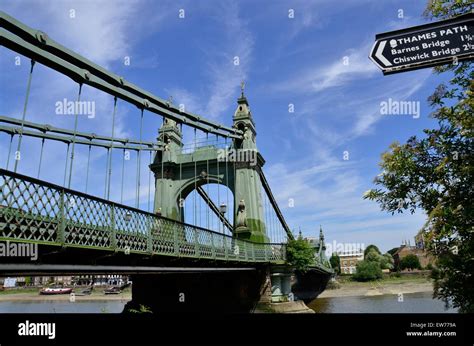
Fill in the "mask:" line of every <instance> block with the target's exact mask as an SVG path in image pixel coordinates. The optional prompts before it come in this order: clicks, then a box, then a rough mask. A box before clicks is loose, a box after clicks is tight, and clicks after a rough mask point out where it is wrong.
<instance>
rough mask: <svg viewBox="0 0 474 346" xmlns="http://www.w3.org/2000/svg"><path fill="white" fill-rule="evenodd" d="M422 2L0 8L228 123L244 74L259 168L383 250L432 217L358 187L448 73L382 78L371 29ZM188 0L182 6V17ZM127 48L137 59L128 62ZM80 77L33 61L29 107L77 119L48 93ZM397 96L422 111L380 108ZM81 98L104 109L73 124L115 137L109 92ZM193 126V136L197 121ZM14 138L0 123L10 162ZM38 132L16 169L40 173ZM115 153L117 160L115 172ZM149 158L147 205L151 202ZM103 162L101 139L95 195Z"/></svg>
mask: <svg viewBox="0 0 474 346" xmlns="http://www.w3.org/2000/svg"><path fill="white" fill-rule="evenodd" d="M425 5H426V1H405V0H404V1H389V0H383V1H380V0H357V1H337V2H336V1H333V0H328V1H325V0H321V1H258V2H256V1H238V2H237V1H212V0H203V1H199V2H197V1H122V2H121V1H34V2H33V1H9V0H7V1H3V2H2V10H4V11H5V12H7V13H8V14H10V15H12V16H13V17H15V18H17V19H19V20H20V21H22V22H24V23H26V24H27V25H29V26H31V27H34V28H37V29H40V30H42V31H44V32H46V33H48V35H49V36H50V37H51V38H53V39H54V40H56V41H58V42H60V43H61V44H63V45H65V46H66V47H68V48H70V49H72V50H74V51H76V52H78V53H80V54H82V55H83V56H85V57H87V58H89V59H91V60H92V61H94V62H96V63H98V64H100V65H102V66H104V67H106V68H107V69H109V70H111V71H113V72H115V73H117V74H119V75H122V76H124V77H125V79H127V80H129V81H131V82H133V83H134V84H136V85H139V86H140V87H142V88H144V89H146V90H149V91H151V92H152V93H154V94H156V95H158V96H160V97H162V98H168V97H169V96H170V95H172V96H173V100H174V102H175V103H183V104H184V105H185V107H186V110H189V111H191V112H194V113H198V114H201V115H203V116H206V117H208V118H210V119H213V120H215V121H218V122H220V123H224V124H225V125H229V126H230V125H231V124H232V115H233V112H234V110H235V107H236V99H237V97H238V96H239V93H240V82H241V80H245V81H246V89H245V93H246V95H247V98H248V100H249V102H250V106H251V109H252V114H253V116H254V119H255V122H256V126H257V132H258V134H257V144H258V148H259V150H260V151H261V153H262V154H263V156H264V157H265V159H266V165H265V167H264V171H265V174H266V176H267V179H268V180H269V182H270V185H271V187H272V189H273V192H274V194H275V196H276V198H277V200H278V202H279V204H280V206H281V208H282V210H283V213H284V215H285V217H286V219H287V221H288V223H289V225H290V227H292V228H295V229H298V228H299V227H301V230H302V231H303V234H304V235H306V236H316V235H317V232H318V231H319V225H320V224H321V225H322V226H323V229H324V231H325V235H326V240H327V242H329V243H332V242H333V241H335V242H337V243H360V244H365V246H367V245H369V244H372V243H375V244H376V245H378V246H379V247H380V248H381V249H382V250H384V251H386V250H389V249H390V248H392V247H395V246H398V245H400V243H401V242H402V241H403V240H405V239H411V241H412V243H413V236H414V235H415V234H416V233H417V231H418V230H419V229H420V227H421V226H422V225H423V223H424V219H425V216H424V215H423V214H422V213H417V214H415V215H406V214H403V215H395V216H392V215H390V214H386V213H385V212H382V211H380V209H379V207H378V205H377V204H376V203H374V202H371V201H366V200H363V199H362V195H363V193H364V192H365V191H366V190H368V189H369V188H371V187H372V186H373V185H372V180H373V178H374V177H375V176H376V175H377V174H378V173H380V171H379V167H378V162H379V161H380V155H381V153H382V152H383V151H385V150H386V149H387V148H388V146H389V144H390V143H391V142H393V141H400V142H404V141H406V139H407V138H408V137H409V136H411V135H413V134H417V135H421V132H422V130H423V129H424V128H427V127H433V126H435V123H434V121H433V120H432V119H430V118H429V113H430V112H431V109H430V108H429V106H428V104H427V102H426V99H427V97H428V96H429V95H430V94H431V92H432V91H433V90H434V88H435V87H436V86H437V85H438V84H439V83H440V82H442V81H444V80H446V79H447V77H449V76H439V75H435V74H433V73H432V71H431V69H423V70H418V71H412V72H406V73H400V74H396V75H390V76H383V75H382V73H381V71H380V70H378V68H377V67H376V66H375V65H374V64H373V63H372V62H371V61H370V60H369V59H368V54H369V52H370V49H371V46H372V44H373V42H374V38H375V34H377V33H381V32H385V31H391V30H396V29H399V28H404V27H409V26H413V25H418V24H423V23H425V22H426V20H425V19H424V18H423V16H422V13H423V10H424V7H425ZM180 9H184V11H185V12H184V14H185V18H179V14H180V12H179V11H180ZM290 9H293V10H294V18H289V16H288V15H289V10H290ZM71 10H73V11H74V14H75V17H74V18H71ZM400 10H402V11H403V18H399V14H400V13H401V12H400ZM16 56H17V54H16V53H14V52H11V51H9V50H7V49H5V48H4V47H1V48H0V66H1V67H0V72H1V75H2V77H1V78H2V79H1V85H0V88H1V89H0V90H1V93H0V113H1V114H2V115H8V116H13V117H17V118H21V112H22V107H23V100H24V94H25V88H26V81H27V75H28V70H29V62H28V60H27V59H26V58H23V59H22V60H21V65H19V66H17V65H15V63H14V61H15V57H16ZM236 56H237V57H239V60H240V64H239V65H238V66H236V65H234V57H236ZM126 57H129V58H130V65H125V64H124V61H125V60H124V59H126ZM77 89H78V87H77V85H76V84H75V83H74V82H72V81H71V80H69V79H68V78H67V77H63V76H60V75H59V74H58V73H56V72H54V71H52V70H49V69H48V68H46V67H44V66H35V72H34V76H33V82H32V92H31V97H30V101H29V105H28V112H27V116H26V119H27V120H30V121H36V122H41V123H49V124H51V125H55V126H58V127H66V128H71V129H72V128H73V124H74V119H73V117H68V116H58V115H55V113H54V109H55V108H54V105H55V102H57V101H58V100H62V99H63V98H67V99H69V100H75V99H76V97H77ZM390 98H391V99H392V100H395V101H415V102H420V105H421V116H420V117H419V118H418V119H415V118H413V117H412V116H410V115H382V114H381V113H380V103H381V102H383V101H388V99H390ZM83 99H84V100H94V101H95V102H96V113H97V115H96V117H95V118H93V119H88V118H86V117H82V118H81V119H80V121H79V125H78V129H79V130H81V131H89V132H95V133H98V134H103V135H110V133H111V126H110V125H111V118H112V108H113V100H112V97H110V96H108V95H105V94H103V93H101V92H97V91H94V90H92V89H91V88H89V87H84V91H83ZM289 104H293V105H294V113H290V112H289V111H288V110H289V106H288V105H289ZM138 119H139V111H138V109H137V108H135V107H132V106H129V105H126V104H125V103H124V102H120V101H119V104H118V110H117V124H116V125H117V126H116V130H115V131H116V133H115V135H116V136H121V137H129V138H138V131H139V122H138ZM160 123H161V118H160V117H157V116H155V115H153V114H150V113H148V114H146V116H145V123H144V129H145V131H144V134H143V139H144V140H154V139H155V138H156V136H157V130H158V128H159V126H160ZM187 134H188V138H187V139H188V141H191V140H192V137H189V134H191V131H188V132H187ZM198 136H200V137H202V136H204V135H203V134H199V133H198ZM8 140H9V137H8V136H7V135H5V134H0V146H1V157H0V162H1V165H2V167H4V166H5V162H6V152H7V148H8ZM38 143H39V140H35V139H30V138H25V139H24V141H23V145H24V148H26V149H27V150H24V151H22V152H24V156H23V157H22V161H21V163H20V166H19V167H20V168H19V172H20V173H26V174H32V175H35V173H32V172H36V168H35V167H37V161H38V150H39V149H38V147H39V146H38ZM77 150H78V151H77V156H76V163H75V166H74V169H75V174H74V176H73V183H72V187H73V188H76V189H79V190H81V189H82V190H83V174H82V173H83V172H84V170H85V162H86V159H87V154H86V149H85V148H78V149H77ZM344 152H347V153H346V157H347V154H348V156H349V158H348V160H344ZM132 155H133V154H132ZM64 156H65V146H64V145H62V144H58V143H52V144H48V147H47V155H45V162H44V164H43V169H42V176H41V177H42V178H43V179H46V180H50V181H53V182H56V183H62V176H63V171H64V168H63V164H62V162H64ZM120 157H121V156H120V153H116V154H114V157H113V162H114V165H113V171H114V172H120ZM143 160H144V161H147V160H148V156H147V158H146V159H143ZM127 165H129V166H127V169H128V171H127V175H126V177H127V178H126V180H127V185H126V188H125V200H126V203H128V204H131V205H133V203H134V202H133V201H134V193H135V190H134V189H135V183H134V181H135V180H134V179H135V166H134V163H133V162H130V163H127ZM145 165H146V162H145V163H144V165H143V167H144V168H143V169H142V170H141V171H142V175H141V176H142V189H141V196H142V197H141V199H142V205H141V206H142V207H144V208H145V209H146V207H147V206H146V201H147V192H148V189H149V185H148V172H147V171H146V166H145ZM10 168H11V167H10ZM104 169H105V151H104V150H100V149H97V150H94V151H93V153H92V166H91V186H93V187H92V188H91V190H92V191H91V192H92V193H97V194H99V195H101V194H103V182H104V180H105V178H104ZM119 181H120V174H118V173H115V174H113V177H112V186H116V185H114V184H118V183H119ZM150 188H151V189H153V186H151V187H150ZM118 190H119V189H114V190H113V191H112V199H115V200H117V198H118V196H119V191H118ZM290 199H292V200H293V201H294V206H293V207H291V206H290V204H291V203H289V201H290ZM143 203H145V204H143Z"/></svg>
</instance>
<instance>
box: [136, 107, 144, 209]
mask: <svg viewBox="0 0 474 346" xmlns="http://www.w3.org/2000/svg"><path fill="white" fill-rule="evenodd" d="M142 130H143V108H142V111H141V115H140V146H141V144H142ZM137 152H138V153H137V196H136V207H137V208H140V168H141V167H140V163H141V162H140V161H141V160H140V157H141V149H138V150H137Z"/></svg>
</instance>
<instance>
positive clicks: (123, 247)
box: [0, 169, 286, 263]
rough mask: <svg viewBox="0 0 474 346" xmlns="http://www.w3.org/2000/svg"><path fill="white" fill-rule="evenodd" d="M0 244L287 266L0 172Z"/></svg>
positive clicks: (253, 249) (201, 233) (187, 228)
mask: <svg viewBox="0 0 474 346" xmlns="http://www.w3.org/2000/svg"><path fill="white" fill-rule="evenodd" d="M0 186H2V188H1V191H0V240H2V241H16V242H30V243H31V242H32V243H37V244H45V245H57V246H61V247H75V248H90V249H100V250H110V251H115V252H125V253H136V254H150V255H151V254H153V255H163V256H173V257H187V258H197V259H201V258H202V259H212V260H219V261H239V262H251V263H253V262H272V263H284V262H285V256H286V253H285V244H263V243H253V242H249V241H244V240H240V239H236V238H233V237H231V236H228V235H225V234H221V233H217V232H214V231H211V230H207V229H204V228H200V227H196V226H193V225H189V224H185V223H181V222H178V221H175V220H171V219H168V218H164V217H160V216H157V215H155V214H152V213H148V212H146V211H142V210H139V209H136V208H132V207H128V206H125V205H121V204H117V203H114V202H110V201H108V200H105V199H101V198H98V197H95V196H92V195H88V194H84V193H82V192H78V191H74V190H70V189H66V188H64V187H61V186H58V185H54V184H51V183H48V182H45V181H42V180H39V179H35V178H31V177H28V176H25V175H20V174H17V173H13V172H11V171H7V170H4V169H0Z"/></svg>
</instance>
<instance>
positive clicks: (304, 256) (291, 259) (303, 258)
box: [286, 236, 315, 271]
mask: <svg viewBox="0 0 474 346" xmlns="http://www.w3.org/2000/svg"><path fill="white" fill-rule="evenodd" d="M286 261H287V263H288V264H289V265H291V266H294V267H296V269H298V270H301V271H306V270H307V269H308V267H310V266H312V265H314V264H315V258H314V249H313V247H311V245H310V244H309V243H308V242H307V241H306V240H304V239H303V238H302V237H301V236H299V237H298V238H297V239H294V240H289V241H288V244H287V246H286Z"/></svg>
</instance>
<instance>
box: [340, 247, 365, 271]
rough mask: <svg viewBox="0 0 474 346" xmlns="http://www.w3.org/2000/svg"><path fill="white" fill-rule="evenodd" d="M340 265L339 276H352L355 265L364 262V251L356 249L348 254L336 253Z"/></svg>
mask: <svg viewBox="0 0 474 346" xmlns="http://www.w3.org/2000/svg"><path fill="white" fill-rule="evenodd" d="M337 255H338V256H339V259H340V263H341V274H354V273H355V272H356V266H357V263H359V262H360V261H363V260H364V251H363V250H362V249H357V250H355V251H349V252H338V253H337Z"/></svg>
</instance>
